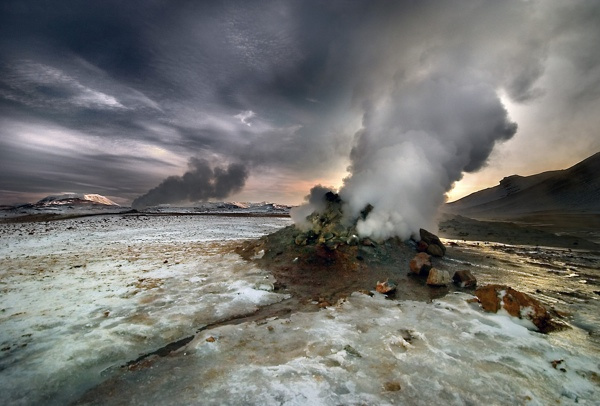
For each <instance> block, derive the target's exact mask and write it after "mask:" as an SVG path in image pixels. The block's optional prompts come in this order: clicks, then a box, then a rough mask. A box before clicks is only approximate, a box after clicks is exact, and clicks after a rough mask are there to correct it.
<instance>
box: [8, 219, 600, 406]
mask: <svg viewBox="0 0 600 406" xmlns="http://www.w3.org/2000/svg"><path fill="white" fill-rule="evenodd" d="M289 223H290V220H289V219H285V218H263V217H235V218H233V217H220V216H185V215H184V216H133V215H116V216H115V215H112V216H94V217H86V218H80V219H71V220H61V221H54V222H47V223H46V222H42V223H25V224H0V346H1V349H2V351H1V352H0V404H66V403H71V402H74V401H76V400H77V399H79V398H80V397H81V395H82V394H83V392H84V391H85V390H87V389H89V388H91V387H93V386H94V385H96V384H98V383H100V382H101V381H102V380H104V379H108V381H106V383H105V384H103V385H100V386H99V387H97V388H96V389H94V390H92V391H91V392H89V393H88V394H87V395H86V396H85V397H84V398H83V399H82V400H81V402H82V403H92V404H265V405H269V404H296V405H304V404H313V405H337V404H422V405H431V404H450V405H454V404H455V405H468V404H482V403H485V404H489V405H495V404H498V405H501V404H531V405H545V404H575V403H578V404H599V403H598V399H600V357H599V355H600V349H599V348H598V346H597V345H596V344H595V343H594V342H593V341H591V340H589V338H588V334H587V332H586V331H584V330H582V329H579V328H578V327H576V326H575V327H574V328H573V329H571V330H568V331H565V332H560V333H553V334H550V335H542V334H539V333H536V332H533V331H530V330H527V329H526V328H525V327H523V326H521V325H520V324H519V323H517V322H516V320H514V319H512V318H509V317H507V316H505V315H490V314H485V313H483V312H482V311H481V310H480V309H479V308H478V306H477V305H474V304H468V303H467V302H466V299H468V298H469V297H470V296H469V295H467V294H464V293H460V294H451V295H449V296H446V297H445V298H442V299H440V300H436V301H434V302H433V303H420V302H411V301H402V300H400V301H392V300H386V299H385V298H384V297H383V296H379V295H375V296H374V297H369V296H367V295H363V294H358V293H356V294H353V295H352V296H351V297H349V298H348V299H347V300H346V301H345V302H341V303H339V304H338V305H336V306H333V307H329V308H326V309H322V310H320V311H318V312H313V313H292V314H291V315H289V316H288V317H279V318H277V317H271V318H268V319H266V320H258V321H248V322H243V323H241V324H235V325H233V324H232V325H221V326H217V327H213V328H208V329H205V330H203V331H201V332H200V333H198V334H197V335H196V337H195V338H194V339H193V340H192V341H191V342H190V343H189V344H187V345H186V346H184V347H182V348H181V349H179V350H178V351H177V353H175V354H174V355H172V356H170V357H166V358H161V359H158V360H155V361H153V362H149V363H148V365H142V366H141V367H140V368H139V369H138V368H136V369H135V370H131V371H130V370H127V369H123V368H119V366H121V365H123V364H124V363H126V362H127V361H131V360H135V359H136V358H138V357H139V356H141V355H143V354H146V353H148V352H152V351H154V350H157V349H158V348H161V347H162V346H164V345H166V344H168V343H171V342H174V341H177V340H180V339H182V338H185V337H189V336H192V335H194V334H196V332H197V331H198V330H200V329H201V328H202V327H204V326H207V325H211V324H213V323H215V322H218V321H220V320H226V319H229V318H231V317H236V316H240V315H244V314H250V313H252V312H254V311H255V310H256V309H257V308H258V307H259V306H265V305H269V304H272V303H277V302H280V301H282V300H284V299H285V298H286V296H285V295H282V294H278V293H275V292H273V291H272V284H273V282H274V280H273V278H272V276H270V275H269V274H268V273H267V272H265V271H263V270H261V269H258V268H256V267H254V266H253V265H251V264H249V263H247V262H245V261H242V260H241V259H240V258H239V257H238V256H236V255H235V254H232V253H231V250H230V247H231V244H235V243H236V241H237V240H239V239H245V238H253V237H257V236H260V235H263V234H266V233H269V232H271V231H274V230H276V229H277V228H279V227H282V226H285V225H288V224H289ZM488 254H489V255H490V256H493V255H495V254H494V252H492V251H490V252H489V253H488ZM500 260H502V261H504V262H502V263H504V264H505V265H504V266H505V267H507V268H509V267H511V266H512V265H511V264H510V261H511V260H510V259H507V257H499V258H498V261H500ZM513 277H514V278H519V274H518V273H515V274H514V276H513ZM491 278H492V276H491V275H488V276H486V279H491ZM490 281H491V280H490ZM515 281H516V280H515ZM596 303H597V301H596ZM596 303H591V304H590V303H588V304H587V305H591V306H597V304H596ZM553 361H555V362H554V365H553ZM559 361H560V362H559Z"/></svg>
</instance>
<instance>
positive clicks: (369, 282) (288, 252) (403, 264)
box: [238, 192, 452, 306]
mask: <svg viewBox="0 0 600 406" xmlns="http://www.w3.org/2000/svg"><path fill="white" fill-rule="evenodd" d="M324 199H325V203H326V204H325V209H323V210H322V211H321V212H314V213H312V214H311V215H309V216H308V217H307V222H306V223H305V225H304V227H303V228H302V229H300V228H298V227H296V226H289V227H286V228H284V229H282V230H279V231H277V232H275V233H273V234H271V235H268V236H265V237H263V238H261V239H259V240H254V241H248V242H246V243H245V244H244V245H243V246H242V247H241V248H240V249H239V250H238V253H239V254H240V255H242V256H243V257H244V258H246V259H248V260H253V261H256V262H257V263H258V265H259V266H260V267H262V268H263V269H268V270H269V271H271V272H272V273H273V275H274V276H275V277H276V278H277V280H278V282H279V285H278V286H276V289H287V290H288V291H290V292H293V294H294V296H295V297H297V298H299V299H300V301H301V302H304V303H310V302H315V303H320V304H322V305H324V306H326V305H327V304H330V303H335V302H336V301H337V300H338V299H339V298H342V297H345V296H347V295H349V294H350V293H352V292H354V291H361V290H362V291H365V292H369V291H372V290H375V289H376V287H377V285H378V283H379V284H380V289H383V290H386V293H388V294H389V295H390V296H391V297H401V298H402V299H410V300H431V299H433V298H436V297H441V296H443V295H445V294H446V293H447V292H448V291H449V290H451V289H452V288H451V287H448V286H445V285H447V284H445V285H444V284H440V286H439V287H437V288H434V289H432V288H431V287H428V286H427V284H426V278H422V277H420V276H419V275H417V274H414V273H412V272H410V269H409V263H410V260H411V259H412V258H413V257H414V256H415V253H416V252H415V251H416V249H417V244H419V246H420V247H421V248H424V249H425V251H427V250H428V247H429V246H435V247H437V248H432V249H431V250H436V253H441V254H442V255H443V252H444V251H445V247H443V244H442V243H441V241H439V238H437V237H436V236H434V235H433V234H431V233H427V232H425V234H423V235H424V236H427V237H428V238H429V239H428V240H427V241H428V243H427V242H425V241H420V242H419V243H417V242H416V241H414V240H409V241H402V240H400V239H398V238H390V239H388V240H386V241H375V240H372V239H370V238H361V237H359V236H358V233H357V231H356V221H357V220H358V219H354V220H353V221H349V220H348V219H346V218H345V217H344V215H343V209H342V207H343V202H342V201H341V199H340V197H339V196H338V195H337V194H335V193H331V192H329V193H327V194H326V195H325V196H324ZM370 210H372V207H371V206H367V207H366V208H365V209H364V210H363V212H362V213H361V216H362V218H365V217H366V216H367V215H368V213H369V212H370ZM423 231H425V230H423ZM431 250H429V251H431ZM429 251H428V252H429ZM386 282H387V284H386ZM383 286H385V287H383ZM390 286H394V288H390ZM380 291H381V290H380Z"/></svg>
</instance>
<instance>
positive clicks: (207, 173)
mask: <svg viewBox="0 0 600 406" xmlns="http://www.w3.org/2000/svg"><path fill="white" fill-rule="evenodd" d="M188 166H189V170H188V171H187V172H186V173H185V174H184V175H183V176H169V177H168V178H166V179H165V180H163V181H162V182H161V184H160V185H158V186H157V187H155V188H154V189H151V190H150V191H149V192H148V193H146V194H145V195H142V196H140V197H138V198H137V199H135V200H134V201H133V203H132V204H131V206H132V207H133V208H136V209H143V208H145V207H150V206H157V205H159V204H165V203H178V202H182V201H186V200H187V201H205V200H208V199H223V198H226V197H227V196H229V195H231V194H233V193H235V192H238V191H240V190H241V189H242V187H244V184H245V183H246V179H247V178H248V170H247V169H246V167H245V166H244V165H241V164H235V163H233V164H229V166H228V167H227V168H226V169H224V168H221V167H214V168H212V167H211V166H210V165H209V163H208V162H207V161H205V160H202V159H198V158H191V159H190V162H189V163H188Z"/></svg>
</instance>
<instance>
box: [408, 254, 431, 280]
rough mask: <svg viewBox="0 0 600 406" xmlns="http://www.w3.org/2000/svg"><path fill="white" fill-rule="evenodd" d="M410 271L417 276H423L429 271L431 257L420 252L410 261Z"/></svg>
mask: <svg viewBox="0 0 600 406" xmlns="http://www.w3.org/2000/svg"><path fill="white" fill-rule="evenodd" d="M409 266H410V270H411V271H412V272H413V273H416V274H417V275H420V274H424V275H427V272H429V270H430V269H431V267H432V265H431V257H430V256H429V255H428V254H426V253H425V252H420V253H418V254H417V255H415V257H414V258H413V259H411V261H410V264H409Z"/></svg>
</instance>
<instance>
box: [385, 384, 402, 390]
mask: <svg viewBox="0 0 600 406" xmlns="http://www.w3.org/2000/svg"><path fill="white" fill-rule="evenodd" d="M401 389H402V386H400V382H386V383H384V384H383V390H385V391H387V392H398V391H399V390H401Z"/></svg>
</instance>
